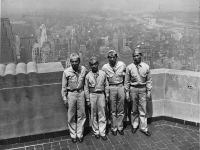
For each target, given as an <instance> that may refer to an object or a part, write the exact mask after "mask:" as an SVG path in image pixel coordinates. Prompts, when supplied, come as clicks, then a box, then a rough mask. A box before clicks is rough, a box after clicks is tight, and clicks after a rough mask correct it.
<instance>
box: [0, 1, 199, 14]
mask: <svg viewBox="0 0 200 150" xmlns="http://www.w3.org/2000/svg"><path fill="white" fill-rule="evenodd" d="M47 2H48V5H47ZM77 4H78V5H77ZM1 9H2V11H1V16H3V17H7V15H11V14H12V15H16V14H18V13H19V14H20V13H25V14H26V13H33V12H38V13H39V12H41V13H45V12H51V11H59V12H63V11H94V10H95V11H98V10H99V11H104V10H110V9H112V10H122V11H128V12H133V13H134V12H138V11H139V12H142V11H198V10H199V1H198V0H192V1H189V0H151V1H149V0H141V1H138V0H102V1H98V0H84V1H82V0H57V1H53V0H48V1H47V0H34V1H31V0H2V1H1Z"/></svg>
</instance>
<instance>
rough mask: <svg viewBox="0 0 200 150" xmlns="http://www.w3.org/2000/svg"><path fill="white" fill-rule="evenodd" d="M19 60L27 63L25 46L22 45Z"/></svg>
mask: <svg viewBox="0 0 200 150" xmlns="http://www.w3.org/2000/svg"><path fill="white" fill-rule="evenodd" d="M18 62H23V63H27V57H26V50H25V48H24V46H23V47H21V50H20V59H19V60H18Z"/></svg>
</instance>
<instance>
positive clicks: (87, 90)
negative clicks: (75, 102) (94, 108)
mask: <svg viewBox="0 0 200 150" xmlns="http://www.w3.org/2000/svg"><path fill="white" fill-rule="evenodd" d="M84 92H85V97H86V102H87V103H89V102H90V92H89V80H88V76H87V75H86V77H85V85H84Z"/></svg>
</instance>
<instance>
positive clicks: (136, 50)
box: [133, 48, 142, 55]
mask: <svg viewBox="0 0 200 150" xmlns="http://www.w3.org/2000/svg"><path fill="white" fill-rule="evenodd" d="M135 53H139V54H140V55H142V50H141V49H140V48H136V49H134V50H133V55H134V54H135Z"/></svg>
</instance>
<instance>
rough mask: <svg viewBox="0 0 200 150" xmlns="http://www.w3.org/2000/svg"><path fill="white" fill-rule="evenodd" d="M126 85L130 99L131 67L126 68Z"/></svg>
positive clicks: (128, 98)
mask: <svg viewBox="0 0 200 150" xmlns="http://www.w3.org/2000/svg"><path fill="white" fill-rule="evenodd" d="M124 87H125V92H126V99H127V101H130V94H129V93H130V71H129V68H128V67H127V68H126V74H125V80H124Z"/></svg>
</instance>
